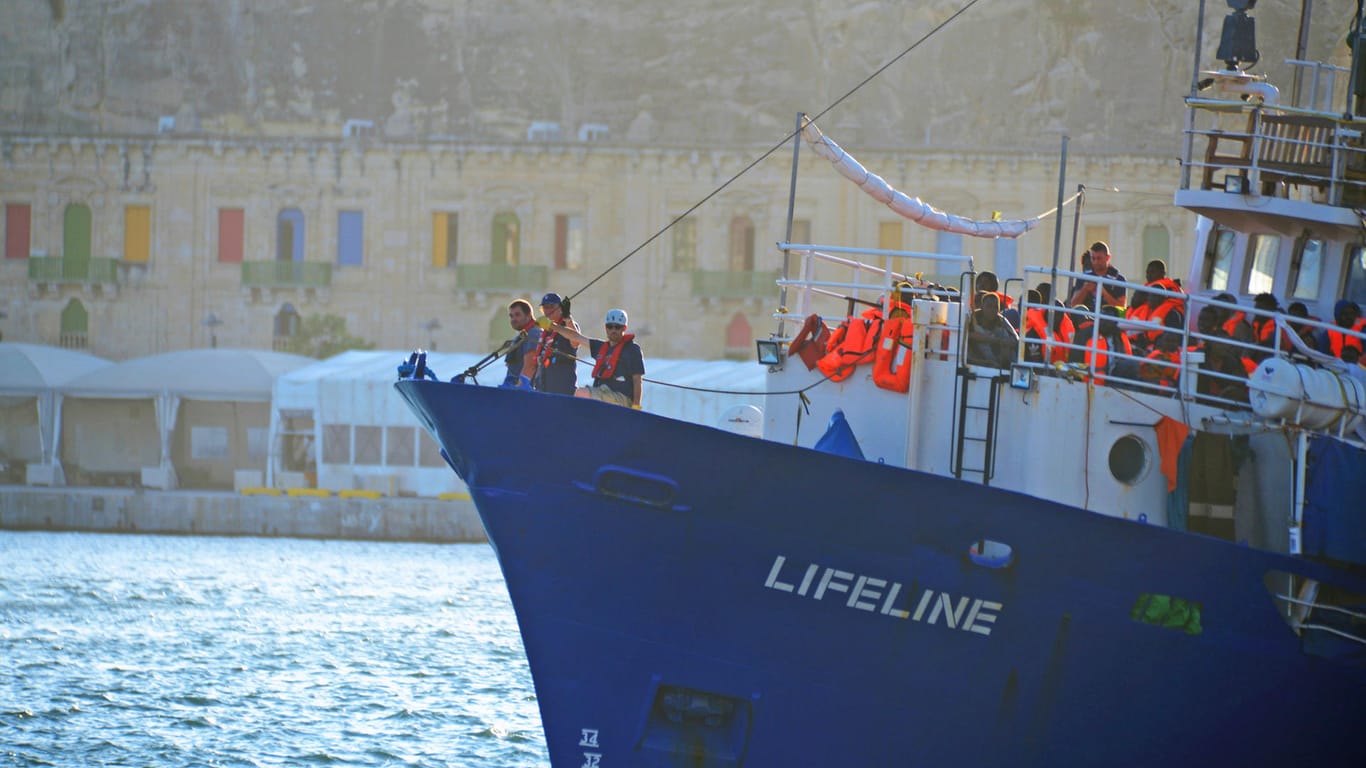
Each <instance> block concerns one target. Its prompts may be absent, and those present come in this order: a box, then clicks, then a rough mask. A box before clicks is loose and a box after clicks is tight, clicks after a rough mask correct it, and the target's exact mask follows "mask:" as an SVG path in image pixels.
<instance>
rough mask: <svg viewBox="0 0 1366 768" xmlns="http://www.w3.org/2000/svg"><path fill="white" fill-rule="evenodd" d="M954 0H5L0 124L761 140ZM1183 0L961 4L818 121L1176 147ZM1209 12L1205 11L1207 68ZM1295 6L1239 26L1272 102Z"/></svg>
mask: <svg viewBox="0 0 1366 768" xmlns="http://www.w3.org/2000/svg"><path fill="white" fill-rule="evenodd" d="M963 4H964V2H963V0H923V1H922V2H915V3H906V2H878V1H876V0H867V1H864V2H853V3H838V2H835V3H831V2H817V1H816V0H795V1H794V0H753V1H752V2H746V3H735V2H733V1H732V0H695V1H692V2H686V3H679V2H662V1H661V0H643V1H638V2H623V1H622V0H617V1H615V2H601V1H600V2H596V3H588V2H564V0H499V1H498V2H476V1H474V0H348V1H347V2H334V1H333V0H263V1H258V0H5V2H3V3H0V130H4V131H9V132H25V133H145V132H151V131H154V130H156V128H157V124H158V119H159V118H160V117H161V116H163V115H173V116H175V117H176V131H177V132H178V133H184V132H199V131H202V132H208V133H247V134H261V133H267V134H307V135H319V134H322V135H335V134H336V133H337V132H338V131H339V130H340V127H341V125H342V123H343V122H344V121H346V120H348V119H361V120H369V121H372V122H373V123H374V124H375V126H376V128H377V130H378V131H379V132H380V133H381V134H382V135H385V136H387V137H389V138H393V139H414V140H418V139H425V138H429V137H443V138H460V139H466V140H521V139H525V138H526V135H527V128H528V126H529V125H530V123H531V122H533V121H553V122H557V123H559V124H560V125H561V126H562V130H563V132H564V134H563V135H564V138H566V139H574V138H576V135H575V134H576V132H577V130H578V128H579V126H580V125H582V124H584V123H592V124H602V125H606V126H608V128H609V130H610V135H611V140H612V141H629V142H637V143H650V144H676V143H682V144H692V143H699V142H716V143H722V144H736V143H745V142H763V143H767V142H771V141H773V140H774V139H775V137H781V136H782V134H783V133H784V132H785V131H787V130H789V129H790V128H791V126H792V121H793V118H794V115H795V114H796V112H797V111H799V110H801V111H807V112H811V113H814V112H817V111H819V110H821V109H823V108H824V107H826V106H827V105H829V104H831V103H832V102H834V101H835V100H836V99H838V98H840V97H841V96H843V95H844V94H846V93H847V92H848V91H849V90H850V89H852V88H853V87H854V86H855V85H857V84H858V83H859V82H860V81H862V80H863V79H864V78H866V77H868V76H869V75H870V74H872V73H873V72H875V71H876V70H877V69H878V68H879V67H881V66H882V65H883V64H885V63H887V62H888V61H890V60H891V59H893V57H895V56H897V54H899V53H901V52H902V51H903V50H905V49H907V48H908V47H910V46H912V45H913V44H914V43H916V41H918V40H921V39H922V38H924V37H925V36H926V35H927V34H929V33H930V32H931V31H932V30H933V29H935V27H936V26H937V25H939V24H941V23H943V22H945V20H947V19H949V18H950V17H951V16H952V15H953V14H954V13H955V12H956V11H957V10H958V9H959V8H961V7H962V5H963ZM1354 7H1355V5H1354V4H1353V3H1351V2H1350V0H1334V1H1333V2H1320V3H1317V4H1315V22H1316V27H1317V28H1316V34H1315V35H1314V36H1313V38H1312V39H1311V43H1310V46H1309V50H1308V57H1309V58H1311V59H1333V60H1336V61H1337V62H1338V63H1340V64H1344V63H1345V62H1346V58H1345V57H1346V54H1347V50H1346V47H1345V45H1343V43H1342V39H1343V33H1344V31H1345V29H1346V26H1347V22H1348V20H1349V18H1350V15H1351V13H1352V11H1353V10H1354ZM1197 9H1198V2H1197V0H1137V1H1136V2H1105V3H1096V2H1090V3H1088V2H1077V0H991V1H990V2H978V3H977V4H975V5H973V6H972V7H971V8H969V9H968V10H967V11H966V12H964V13H962V14H961V15H960V16H958V17H957V18H954V19H953V20H952V21H949V22H948V23H947V25H945V26H944V27H943V29H942V30H940V31H939V32H937V33H935V34H933V35H932V36H930V37H929V39H928V40H926V41H925V42H924V43H923V44H920V45H919V46H918V47H915V48H914V50H912V51H910V52H909V53H908V54H907V55H906V56H904V57H903V58H901V59H900V60H899V61H896V62H895V63H892V64H891V65H890V66H889V67H887V69H886V70H885V71H884V72H883V73H882V74H881V75H880V76H879V77H877V78H875V79H873V80H872V82H870V83H869V84H868V85H866V86H865V87H863V88H862V89H860V90H859V91H858V92H857V93H855V94H853V95H852V96H850V97H849V98H848V99H847V100H845V101H844V102H842V103H841V104H840V105H839V106H838V107H836V108H835V109H834V110H833V111H832V112H831V113H830V114H829V115H828V116H827V117H826V118H824V119H823V120H822V124H823V125H825V126H826V127H827V128H830V129H831V130H832V131H833V132H835V135H837V136H838V137H839V139H840V140H841V141H844V142H850V143H852V144H855V145H860V146H864V147H868V146H876V147H886V148H906V147H925V146H928V147H941V148H942V147H953V146H983V145H995V146H1000V147H1047V148H1050V149H1052V148H1054V147H1055V146H1056V142H1057V136H1058V135H1059V134H1060V133H1062V132H1064V131H1065V132H1067V133H1069V134H1070V135H1071V136H1072V137H1073V140H1074V142H1077V143H1078V144H1079V145H1080V146H1081V147H1084V148H1089V149H1092V150H1098V151H1105V150H1113V151H1154V152H1167V151H1175V147H1176V142H1177V136H1178V131H1179V128H1180V124H1181V102H1180V98H1181V96H1182V94H1183V93H1184V92H1185V91H1186V89H1187V88H1188V87H1189V80H1190V67H1191V62H1192V55H1191V51H1190V46H1191V44H1192V42H1193V40H1194V36H1195V26H1196V16H1197ZM1227 12H1228V8H1227V7H1226V5H1225V3H1223V2H1219V1H1218V0H1209V2H1208V8H1207V11H1206V27H1205V43H1206V44H1205V48H1206V54H1205V58H1204V64H1205V66H1207V67H1208V66H1212V65H1214V64H1215V62H1213V61H1212V60H1211V59H1212V54H1213V51H1214V49H1215V47H1216V46H1217V43H1218V36H1219V30H1220V25H1221V22H1222V19H1223V17H1224V15H1225V14H1226V13H1227ZM1299 12H1300V3H1298V2H1277V3H1271V2H1264V3H1262V5H1261V6H1260V7H1258V8H1257V9H1256V10H1255V11H1254V12H1253V14H1254V16H1255V18H1256V21H1257V30H1258V42H1259V48H1260V49H1261V51H1262V55H1263V57H1264V59H1265V61H1264V63H1263V64H1262V65H1261V66H1260V67H1259V68H1258V69H1259V71H1265V72H1269V73H1270V74H1271V76H1272V78H1273V81H1275V82H1278V83H1279V84H1281V85H1282V86H1283V90H1286V89H1288V76H1287V68H1286V67H1285V66H1284V65H1283V64H1280V62H1281V61H1282V60H1283V59H1285V58H1289V57H1291V56H1293V55H1294V48H1293V44H1294V40H1295V36H1296V33H1297V27H1298V16H1299Z"/></svg>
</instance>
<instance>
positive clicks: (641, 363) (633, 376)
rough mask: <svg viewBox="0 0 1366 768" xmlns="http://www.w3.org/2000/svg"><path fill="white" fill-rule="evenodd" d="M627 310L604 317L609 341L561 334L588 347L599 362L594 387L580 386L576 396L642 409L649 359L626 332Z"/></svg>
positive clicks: (609, 312)
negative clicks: (643, 387)
mask: <svg viewBox="0 0 1366 768" xmlns="http://www.w3.org/2000/svg"><path fill="white" fill-rule="evenodd" d="M626 322H627V321H626V310H624V309H609V310H607V316H606V317H605V318H603V327H604V328H605V329H606V330H607V338H606V340H603V339H592V338H589V337H587V336H584V335H583V334H581V333H579V332H578V331H573V330H569V329H566V328H561V329H560V330H559V333H561V334H563V335H565V336H567V337H569V338H570V339H572V340H573V341H575V342H576V343H579V344H587V345H588V349H589V352H591V353H592V355H593V359H594V360H596V361H597V362H596V363H595V364H594V365H593V386H591V387H579V390H578V391H577V392H575V393H574V394H576V395H578V396H579V397H591V398H593V399H595V400H602V401H603V402H607V403H615V404H617V405H629V406H631V407H632V408H640V384H641V380H642V379H644V377H645V356H644V355H642V354H641V352H640V345H638V344H636V342H635V338H636V337H635V334H632V333H627V332H626Z"/></svg>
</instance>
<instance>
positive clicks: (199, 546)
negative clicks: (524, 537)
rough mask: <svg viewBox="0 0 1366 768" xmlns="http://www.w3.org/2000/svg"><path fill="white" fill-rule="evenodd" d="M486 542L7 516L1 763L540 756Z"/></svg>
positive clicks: (0, 549)
mask: <svg viewBox="0 0 1366 768" xmlns="http://www.w3.org/2000/svg"><path fill="white" fill-rule="evenodd" d="M548 763H549V758H548V756H547V754H546V749H545V740H544V736H543V734H542V733H541V725H540V714H539V712H538V711H537V708H536V697H535V692H534V690H533V688H532V683H531V675H530V673H529V671H528V669H527V661H526V655H525V652H524V650H523V648H522V644H521V637H520V636H519V634H518V632H517V624H516V618H515V616H514V615H513V611H512V606H511V604H510V603H509V601H508V596H507V590H506V587H505V586H504V584H503V580H502V576H501V574H500V573H499V570H498V564H497V562H496V561H495V559H494V556H493V552H492V550H491V549H490V548H489V547H488V546H487V545H483V544H479V545H476V544H455V545H429V544H404V543H371V542H343V541H305V540H290V539H258V538H199V537H188V536H182V537H167V536H139V535H109V534H80V533H22V532H10V531H0V766H27V765H58V766H68V765H96V766H284V765H289V766H294V765H348V766H349V765H355V766H406V765H412V766H491V767H501V766H545V765H547V764H548Z"/></svg>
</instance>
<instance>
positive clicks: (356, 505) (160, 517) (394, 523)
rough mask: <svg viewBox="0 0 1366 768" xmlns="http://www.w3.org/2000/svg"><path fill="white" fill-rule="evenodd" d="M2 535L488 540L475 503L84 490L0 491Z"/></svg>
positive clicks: (11, 489)
mask: <svg viewBox="0 0 1366 768" xmlns="http://www.w3.org/2000/svg"><path fill="white" fill-rule="evenodd" d="M0 529H5V530H43V531H93V532H99V533H164V534H194V535H200V536H284V537H292V538H310V539H366V540H373V541H430V542H470V541H473V542H479V541H487V537H486V536H485V535H484V528H483V525H482V524H481V523H480V522H479V517H478V514H477V513H476V512H475V510H474V504H473V503H472V502H470V501H460V500H455V501H436V500H432V499H392V498H386V499H375V500H371V499H338V498H328V499H320V498H287V497H268V496H238V495H236V494H230V493H207V492H203V493H196V492H193V491H174V492H156V491H120V490H113V489H83V488H63V489H54V490H41V489H30V488H22V489H21V488H6V489H3V490H0Z"/></svg>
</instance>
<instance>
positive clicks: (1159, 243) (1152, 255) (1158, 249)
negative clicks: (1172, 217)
mask: <svg viewBox="0 0 1366 768" xmlns="http://www.w3.org/2000/svg"><path fill="white" fill-rule="evenodd" d="M1171 240H1172V239H1171V236H1170V235H1168V234H1167V228H1166V227H1164V226H1162V225H1161V224H1152V225H1149V226H1146V227H1144V228H1143V266H1144V267H1145V268H1146V267H1147V265H1148V262H1150V261H1154V260H1161V262H1162V263H1163V264H1166V265H1167V266H1168V268H1170V267H1171V264H1169V263H1168V262H1167V259H1168V258H1170V257H1171V250H1172V245H1171ZM1168 276H1169V277H1170V275H1168Z"/></svg>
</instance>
